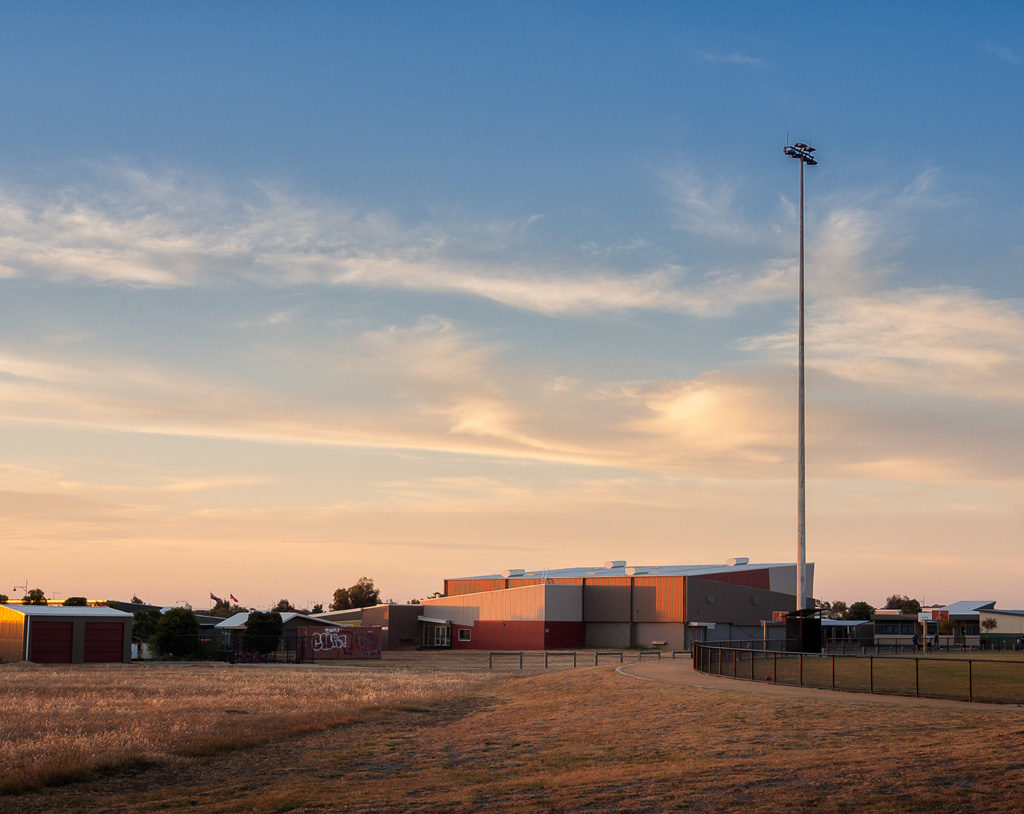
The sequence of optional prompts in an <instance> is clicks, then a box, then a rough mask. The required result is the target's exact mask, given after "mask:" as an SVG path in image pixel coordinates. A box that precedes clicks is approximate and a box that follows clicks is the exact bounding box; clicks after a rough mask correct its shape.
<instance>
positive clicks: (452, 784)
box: [0, 661, 1024, 814]
mask: <svg viewBox="0 0 1024 814" xmlns="http://www.w3.org/2000/svg"><path fill="white" fill-rule="evenodd" d="M40 669H42V668H40ZM147 669H150V668H144V669H141V670H140V669H139V668H135V670H134V671H132V670H131V669H129V670H124V671H122V672H121V673H120V674H119V672H118V670H110V671H109V672H107V671H103V672H96V671H92V674H91V675H90V671H89V669H88V668H77V669H71V668H61V669H56V670H55V669H48V670H46V672H48V673H50V680H49V682H45V681H40V680H39V679H38V678H37V679H36V680H35V681H34V683H33V682H32V681H28V680H25V681H24V682H23V683H22V684H21V685H20V686H21V689H17V690H15V691H14V692H11V691H10V690H8V692H7V693H5V695H7V696H15V699H14V700H13V701H12V700H10V699H9V698H5V699H4V704H5V706H4V707H3V718H2V720H3V722H4V724H3V725H4V733H3V737H4V739H5V742H6V741H10V740H12V739H13V740H14V747H13V751H14V752H15V753H17V752H18V751H19V749H20V748H24V747H25V746H26V743H25V742H26V740H33V739H42V740H43V741H44V742H45V741H46V740H47V739H48V738H49V737H50V734H51V732H50V730H51V728H52V727H56V726H59V725H60V718H61V716H62V714H63V713H62V712H61V710H62V709H63V710H68V711H70V712H71V713H73V714H74V715H79V714H80V707H81V706H82V705H81V704H79V703H78V702H75V701H72V700H71V699H70V698H69V696H70V695H71V694H72V690H74V689H75V688H78V689H80V690H81V691H83V692H91V691H94V692H95V693H96V695H95V696H93V699H94V701H95V702H96V703H105V702H104V696H105V691H106V698H107V703H110V704H112V705H113V708H115V709H120V710H122V712H118V713H116V714H114V716H113V717H114V719H117V720H121V721H122V722H123V726H124V727H125V729H126V732H124V733H122V732H121V731H120V729H119V727H114V728H112V729H108V730H107V731H108V739H109V742H110V744H111V745H112V746H113V747H119V744H121V743H122V741H123V739H127V740H128V741H129V742H131V739H132V738H135V737H138V738H140V741H139V742H140V743H144V744H148V746H146V749H148V750H149V751H148V752H147V754H148V755H149V758H148V760H149V761H150V763H149V764H148V765H146V766H144V767H137V766H136V767H123V768H120V769H113V770H108V771H103V772H100V773H98V774H97V775H95V776H94V777H93V778H92V779H89V780H86V781H83V782H77V783H72V784H66V785H60V786H51V787H47V788H44V789H37V790H34V791H28V792H22V793H17V794H8V795H6V796H0V811H17V812H19V814H25V813H26V812H32V811H55V810H83V811H93V810H116V811H128V812H137V811H155V810H164V811H166V810H182V809H193V810H202V811H289V810H303V811H382V810H384V811H392V810H393V811H437V810H450V811H464V812H469V811H479V810H481V809H487V810H494V811H513V810H515V811H524V810H526V811H577V810H582V809H589V810H610V811H621V810H630V811H666V810H681V809H686V810H691V809H696V810H706V811H740V810H756V811H810V810H815V811H817V810H821V811H886V812H888V811H893V810H906V811H918V810H924V809H929V810H932V811H993V812H995V811H999V812H1003V811H1010V810H1021V809H1022V808H1024V751H1022V746H1024V710H1022V709H1020V708H1018V707H1007V706H988V705H968V704H957V703H953V702H943V701H917V700H914V699H906V698H885V697H874V696H864V695H855V694H843V693H830V692H823V691H814V690H799V689H789V688H778V687H766V686H764V685H761V684H750V683H748V682H732V681H731V680H726V679H707V678H705V677H701V679H702V680H704V681H705V682H707V681H711V682H716V681H717V682H718V684H717V685H715V686H714V687H712V688H708V687H698V686H689V685H688V684H685V683H680V684H669V683H659V682H655V681H641V680H638V679H636V678H632V677H629V676H624V675H620V674H619V673H617V672H616V671H615V669H614V667H612V666H602V667H598V668H586V669H579V670H564V671H559V672H550V673H539V674H538V673H534V674H532V675H531V674H523V675H520V674H518V673H515V674H512V673H505V674H497V673H495V674H491V673H486V672H484V673H479V674H475V675H474V674H472V673H469V672H465V671H464V672H460V673H444V672H436V671H432V670H424V671H419V670H396V669H387V668H385V669H374V670H366V671H359V670H336V671H335V670H321V669H317V670H308V669H307V670H302V669H300V668H277V669H271V668H259V667H247V668H230V669H221V670H220V671H218V670H217V669H216V668H198V669H191V668H177V669H179V671H180V672H179V673H178V676H179V677H178V681H177V683H178V684H180V689H177V688H175V687H174V686H173V685H174V683H175V682H174V681H173V680H171V678H170V675H168V674H169V673H170V672H171V671H173V670H174V669H175V668H164V670H162V671H161V670H160V669H159V668H158V672H160V673H163V674H164V675H163V678H162V679H161V680H162V681H163V683H162V684H160V685H157V684H156V678H154V679H153V682H154V683H148V682H147V679H145V678H143V679H142V683H133V682H137V681H138V680H139V677H140V675H143V674H144V673H145V672H146V670H147ZM631 669H636V670H638V671H642V670H644V669H648V666H647V665H642V666H640V667H634V668H631ZM0 670H2V672H0V681H3V683H4V686H5V689H7V688H10V687H11V686H13V682H11V681H10V680H9V678H10V676H11V674H12V671H11V670H10V668H0ZM650 670H651V672H652V673H653V671H654V670H660V671H662V672H663V673H668V672H672V671H674V672H675V673H676V674H677V676H678V677H679V678H680V680H682V681H686V680H688V676H690V675H692V674H691V673H690V672H689V668H688V666H687V665H686V663H685V662H684V661H679V662H677V663H675V664H672V663H668V664H666V663H662V664H661V665H650ZM119 675H121V676H123V678H122V677H119ZM157 675H158V673H154V676H157ZM97 677H102V678H103V679H104V681H103V687H102V688H100V689H96V688H94V687H92V688H91V685H94V684H96V681H95V679H96V678H97ZM90 679H92V680H90ZM723 682H724V685H727V686H719V685H723ZM47 683H49V685H50V687H51V689H50V690H49V691H46V690H44V689H42V688H43V687H45V686H46V685H47ZM234 685H237V686H238V688H239V689H238V690H237V692H236V690H235V689H234V688H233V687H234ZM158 686H159V687H160V689H159V692H157V687H158ZM164 693H166V697H165V695H164ZM61 698H63V699H64V700H63V701H61V700H58V699H61ZM174 699H177V700H174ZM374 704H376V705H377V706H374ZM282 705H283V706H284V709H283V710H282V709H281V707H282ZM307 705H308V706H307ZM18 706H27V707H28V709H27V710H26V711H25V712H24V713H22V712H17V713H16V714H18V715H20V716H22V717H20V718H19V720H20V721H21V724H20V725H19V727H27V728H28V732H27V734H25V735H23V734H22V733H21V731H20V729H19V728H11V727H9V726H8V717H7V716H8V713H9V711H10V710H14V709H17V707H18ZM126 706H127V707H129V708H130V709H128V712H129V714H128V715H125V714H123V712H124V710H125V709H126ZM192 706H195V707H196V708H197V710H198V712H197V716H196V719H197V721H199V722H200V723H199V724H197V726H199V727H200V728H201V729H202V730H203V731H205V732H206V736H209V737H214V738H215V739H214V740H213V741H212V744H213V748H208V747H206V746H203V745H202V744H203V743H204V742H205V741H204V739H203V738H202V737H199V736H194V735H193V734H190V727H192V726H193V721H192V717H191V716H188V715H186V716H182V715H181V711H182V710H183V709H185V710H188V709H190V708H191V707H192ZM50 707H53V709H50ZM234 709H239V710H245V712H244V713H240V712H233V711H232V710H234ZM172 711H173V714H172ZM308 713H315V714H316V715H317V716H318V721H317V723H316V724H310V723H309V714H308ZM147 715H152V716H155V717H156V718H157V719H158V723H155V724H153V725H148V724H145V723H142V724H139V726H141V727H143V729H145V728H147V727H148V731H149V732H150V734H149V735H146V736H143V735H133V734H132V732H133V731H134V730H133V727H134V726H136V723H135V722H136V719H137V717H139V716H142V717H146V716H147ZM289 717H291V720H292V723H291V724H288V723H287V721H288V719H289ZM37 718H38V719H39V720H38V721H37ZM183 718H184V719H183ZM243 721H244V723H243ZM175 722H176V724H175ZM236 724H237V725H239V726H242V727H245V729H244V730H239V731H244V732H248V733H249V734H248V735H246V736H245V737H243V738H242V739H241V740H240V742H239V743H238V744H237V745H239V746H240V747H241V748H230V747H232V746H234V745H236V744H234V743H231V742H227V743H225V742H223V741H221V740H217V739H216V736H217V733H218V732H222V733H224V736H225V737H229V736H230V733H231V732H232V731H234V727H235V725H236ZM83 726H84V724H83ZM309 726H317V727H319V728H318V729H317V730H316V731H308V727H309ZM303 728H307V731H306V732H303ZM65 730H66V731H65V734H64V735H63V737H67V738H70V740H69V741H68V743H74V742H75V740H74V739H75V738H76V737H80V736H84V735H85V733H84V732H77V731H76V727H74V726H71V727H65ZM160 731H166V735H160V734H158V733H159V732H160ZM15 732H17V733H18V734H17V735H15V734H14V733H15ZM54 734H56V733H54ZM247 738H248V739H249V740H248V741H247ZM259 741H262V743H259ZM246 742H250V743H254V742H255V745H250V746H245V745H244V744H245V743H246ZM105 743H106V740H105V739H103V738H98V739H97V740H96V741H94V747H95V746H101V745H104V744H105ZM175 744H177V745H175ZM5 748H7V747H5ZM224 750H226V751H224ZM128 751H131V750H130V749H129V750H128ZM4 754H5V755H7V754H8V753H7V752H5V753H4ZM7 759H8V758H7V757H5V758H4V760H7Z"/></svg>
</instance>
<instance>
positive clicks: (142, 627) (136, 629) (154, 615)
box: [132, 608, 160, 641]
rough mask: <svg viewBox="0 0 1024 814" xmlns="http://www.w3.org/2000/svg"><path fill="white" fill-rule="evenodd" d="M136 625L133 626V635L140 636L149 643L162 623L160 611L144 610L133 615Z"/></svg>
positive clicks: (154, 609) (153, 609)
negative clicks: (160, 622) (158, 625)
mask: <svg viewBox="0 0 1024 814" xmlns="http://www.w3.org/2000/svg"><path fill="white" fill-rule="evenodd" d="M132 615H133V616H134V617H135V623H134V624H133V625H132V635H133V636H138V637H139V638H140V639H142V640H143V641H149V639H150V637H151V636H152V635H153V634H154V633H155V632H156V626H157V623H158V622H159V621H160V611H158V610H157V609H156V608H143V609H142V610H137V611H135V613H133V614H132Z"/></svg>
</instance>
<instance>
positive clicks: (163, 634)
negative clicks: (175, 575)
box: [132, 608, 284, 658]
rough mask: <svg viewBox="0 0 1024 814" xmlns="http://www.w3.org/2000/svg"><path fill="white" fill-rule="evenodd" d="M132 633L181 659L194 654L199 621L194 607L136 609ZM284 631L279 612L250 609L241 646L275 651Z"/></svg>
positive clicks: (253, 651)
mask: <svg viewBox="0 0 1024 814" xmlns="http://www.w3.org/2000/svg"><path fill="white" fill-rule="evenodd" d="M134 616H135V624H134V625H133V626H132V634H133V635H134V636H138V637H139V638H140V639H142V640H143V641H145V642H147V643H148V644H149V645H150V646H151V647H152V648H154V649H155V650H156V651H157V653H159V654H160V655H162V656H172V657H174V658H182V657H184V656H191V655H192V654H193V653H195V651H196V648H197V645H198V640H199V620H198V619H196V615H195V612H194V611H193V610H192V609H191V608H172V609H171V610H169V611H167V612H165V613H161V612H160V611H158V610H156V608H146V609H144V610H137V611H135V614H134ZM283 631H284V623H283V621H282V619H281V614H280V613H278V612H277V611H266V612H261V611H251V612H250V613H249V618H248V619H247V620H246V623H245V630H244V631H242V642H241V644H242V649H243V650H246V651H248V652H251V653H255V652H260V653H266V652H268V651H270V650H274V649H275V648H276V647H277V643H278V641H279V640H280V638H281V634H282V633H283Z"/></svg>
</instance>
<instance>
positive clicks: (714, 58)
mask: <svg viewBox="0 0 1024 814" xmlns="http://www.w3.org/2000/svg"><path fill="white" fill-rule="evenodd" d="M700 57H701V59H703V60H704V61H705V62H715V63H719V64H725V65H750V66H751V67H754V68H760V67H761V66H762V65H764V60H763V59H761V58H760V57H752V56H748V55H747V54H741V53H739V52H738V51H734V52H733V53H731V54H714V53H711V52H709V51H701V52H700Z"/></svg>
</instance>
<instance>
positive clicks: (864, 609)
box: [843, 602, 875, 620]
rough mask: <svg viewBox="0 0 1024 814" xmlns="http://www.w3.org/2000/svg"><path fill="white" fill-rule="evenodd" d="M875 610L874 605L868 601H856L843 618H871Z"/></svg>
mask: <svg viewBox="0 0 1024 814" xmlns="http://www.w3.org/2000/svg"><path fill="white" fill-rule="evenodd" d="M874 612H875V608H874V606H873V605H869V604H868V603H867V602H854V603H853V604H852V605H850V607H849V609H848V610H847V611H846V615H845V616H844V617H843V618H844V619H852V620H862V619H870V618H871V614H872V613H874Z"/></svg>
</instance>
